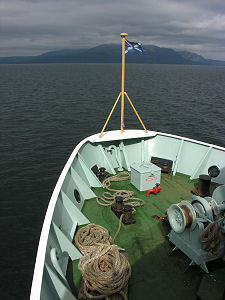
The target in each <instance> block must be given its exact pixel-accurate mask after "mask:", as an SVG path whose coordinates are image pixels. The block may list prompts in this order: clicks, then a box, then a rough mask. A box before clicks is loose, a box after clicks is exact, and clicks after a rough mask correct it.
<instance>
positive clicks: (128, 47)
mask: <svg viewBox="0 0 225 300" xmlns="http://www.w3.org/2000/svg"><path fill="white" fill-rule="evenodd" d="M132 51H135V52H140V53H142V52H144V50H143V48H142V44H141V43H137V42H129V41H128V40H125V53H128V52H132Z"/></svg>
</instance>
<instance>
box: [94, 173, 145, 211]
mask: <svg viewBox="0 0 225 300" xmlns="http://www.w3.org/2000/svg"><path fill="white" fill-rule="evenodd" d="M129 179H130V174H129V172H127V171H123V172H120V173H119V174H117V175H114V176H112V177H108V178H106V179H105V180H104V181H103V186H104V188H106V189H107V190H108V191H110V192H114V194H112V193H110V192H104V193H103V194H102V196H98V197H97V198H96V201H97V203H98V204H100V205H102V206H111V205H113V204H114V203H115V198H116V197H117V196H121V197H123V198H124V200H123V201H124V202H128V201H129V202H128V204H129V205H131V206H132V207H138V206H143V205H144V204H145V202H144V200H142V199H140V198H135V197H133V196H134V192H133V191H129V190H115V189H112V188H110V186H111V182H118V181H125V180H129Z"/></svg>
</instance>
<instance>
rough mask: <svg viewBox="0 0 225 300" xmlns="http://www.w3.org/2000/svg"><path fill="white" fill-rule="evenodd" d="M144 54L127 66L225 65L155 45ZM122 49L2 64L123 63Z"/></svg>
mask: <svg viewBox="0 0 225 300" xmlns="http://www.w3.org/2000/svg"><path fill="white" fill-rule="evenodd" d="M144 49H145V52H144V53H128V54H127V55H126V62H128V63H147V64H188V65H220V66H225V61H218V60H212V59H206V58H204V57H203V56H200V55H198V54H196V53H193V52H188V51H176V50H173V49H171V48H163V47H158V46H155V45H145V46H144ZM120 62H121V45H117V44H104V45H99V46H97V47H93V48H88V49H63V50H56V51H50V52H46V53H43V54H41V55H38V56H11V57H0V64H37V63H120Z"/></svg>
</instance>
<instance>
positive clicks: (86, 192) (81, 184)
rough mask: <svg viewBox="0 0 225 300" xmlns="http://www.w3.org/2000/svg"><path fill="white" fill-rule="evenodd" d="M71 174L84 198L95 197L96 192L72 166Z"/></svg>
mask: <svg viewBox="0 0 225 300" xmlns="http://www.w3.org/2000/svg"><path fill="white" fill-rule="evenodd" d="M71 176H72V178H73V180H74V183H75V186H76V189H77V190H78V192H79V193H80V195H81V196H82V198H83V199H84V200H86V199H91V198H93V197H95V193H93V191H92V190H91V189H90V187H89V186H88V185H87V184H86V183H85V181H83V179H82V178H81V177H80V175H79V174H78V173H77V172H76V171H75V170H74V169H73V167H71Z"/></svg>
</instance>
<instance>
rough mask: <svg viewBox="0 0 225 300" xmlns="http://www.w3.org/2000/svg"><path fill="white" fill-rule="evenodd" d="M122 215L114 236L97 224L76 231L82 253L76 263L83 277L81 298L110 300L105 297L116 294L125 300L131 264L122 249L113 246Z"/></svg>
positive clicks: (77, 242) (77, 241) (76, 240)
mask: <svg viewBox="0 0 225 300" xmlns="http://www.w3.org/2000/svg"><path fill="white" fill-rule="evenodd" d="M122 216H123V215H121V217H120V223H119V228H118V230H117V233H116V234H115V237H114V238H113V239H112V238H111V237H110V235H109V232H108V230H107V229H106V228H104V227H102V226H100V225H96V224H88V225H86V226H85V227H82V228H80V229H79V230H78V232H77V233H76V235H75V245H76V247H77V248H78V249H79V250H80V251H81V253H82V254H84V257H82V258H81V259H80V261H79V264H78V269H79V270H80V271H81V273H82V277H83V284H82V286H81V290H80V293H79V295H80V296H81V298H82V296H83V294H84V295H85V297H87V298H88V299H90V298H91V299H103V298H106V299H109V298H108V296H110V295H112V294H115V293H119V294H120V295H121V296H123V298H124V299H125V300H127V295H126V294H127V289H128V286H127V285H128V280H129V278H130V276H131V267H130V264H129V261H128V259H127V257H126V256H125V255H123V254H121V253H120V252H119V250H124V249H121V248H119V247H118V246H117V245H112V244H113V242H114V240H115V238H116V236H117V235H118V233H119V230H120V227H121V223H122Z"/></svg>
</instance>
